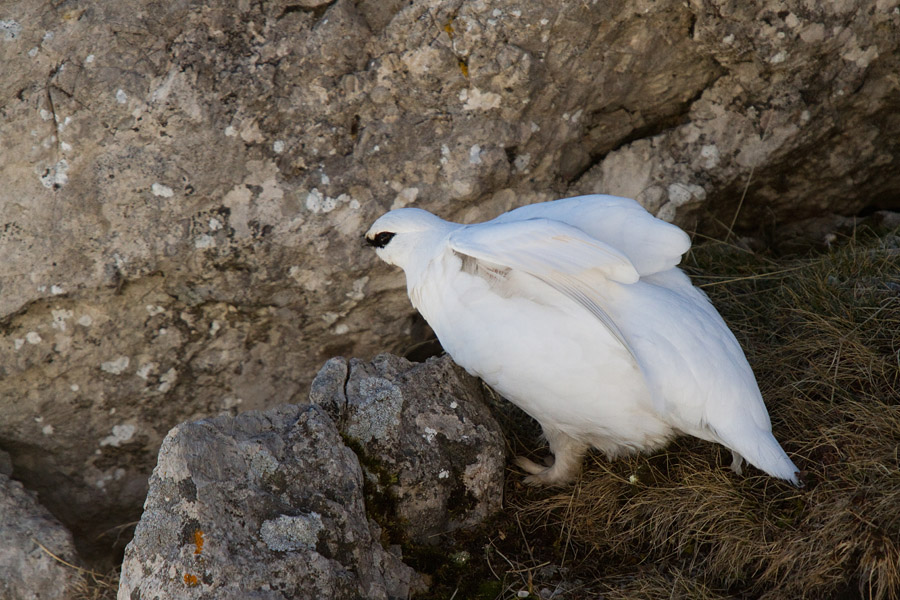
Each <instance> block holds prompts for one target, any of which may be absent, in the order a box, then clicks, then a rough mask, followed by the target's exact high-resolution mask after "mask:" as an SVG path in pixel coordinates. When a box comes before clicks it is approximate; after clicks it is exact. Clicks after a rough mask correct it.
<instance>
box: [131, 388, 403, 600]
mask: <svg viewBox="0 0 900 600" xmlns="http://www.w3.org/2000/svg"><path fill="white" fill-rule="evenodd" d="M362 487H363V475H362V471H361V470H360V467H359V462H358V461H357V459H356V456H355V455H354V454H353V452H352V451H351V450H350V449H349V448H347V447H346V446H344V444H343V443H342V442H341V438H340V435H339V434H338V431H337V429H336V428H335V426H334V424H333V423H332V421H331V419H330V418H329V417H328V415H327V414H325V412H324V411H323V410H322V409H321V408H320V407H318V406H315V405H308V406H296V405H285V406H282V407H279V408H277V409H272V410H269V411H266V412H264V413H263V412H257V411H250V412H246V413H242V414H240V415H238V416H237V417H228V416H222V417H217V418H215V419H211V420H208V421H198V422H193V423H185V424H183V425H179V426H178V427H176V428H175V429H173V430H172V431H171V432H170V433H169V435H168V436H167V437H166V438H165V440H164V441H163V444H162V448H161V449H160V453H159V462H158V464H157V466H156V469H155V470H154V472H153V476H152V477H151V479H150V494H149V495H148V497H147V502H146V505H145V508H144V514H143V516H142V517H141V521H140V523H139V525H138V527H137V529H136V531H135V536H134V539H133V540H132V541H131V543H130V544H129V546H128V548H127V551H126V554H125V562H124V564H123V565H122V575H121V580H120V584H119V592H118V594H119V595H118V597H119V598H122V599H129V598H159V599H161V600H162V599H165V598H196V599H200V598H203V599H206V598H209V599H212V598H216V599H219V598H223V599H224V598H235V599H236V598H251V597H252V598H266V599H271V600H276V599H282V598H283V599H287V598H310V599H313V598H334V599H338V598H346V599H354V598H372V599H384V600H387V599H388V598H406V597H408V595H409V589H410V582H411V581H412V580H413V579H414V576H415V574H414V572H413V570H412V569H410V568H409V567H407V566H406V565H404V564H403V563H402V562H401V560H400V558H398V557H397V556H395V555H393V554H391V553H389V552H387V551H386V550H384V548H383V547H382V546H381V544H380V542H379V535H380V531H379V529H378V526H377V525H375V524H374V523H371V524H370V522H369V521H368V520H367V518H366V512H365V507H364V505H363V494H362Z"/></svg>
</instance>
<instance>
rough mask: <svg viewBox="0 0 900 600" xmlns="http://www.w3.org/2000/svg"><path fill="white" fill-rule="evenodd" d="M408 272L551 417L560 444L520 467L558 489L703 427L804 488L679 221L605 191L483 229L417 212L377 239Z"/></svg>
mask: <svg viewBox="0 0 900 600" xmlns="http://www.w3.org/2000/svg"><path fill="white" fill-rule="evenodd" d="M365 239H366V242H367V243H368V244H369V245H371V246H373V247H374V249H375V253H376V254H377V256H378V257H379V258H380V259H382V260H383V261H385V262H386V263H388V264H390V265H393V266H396V267H399V268H401V269H402V270H403V271H404V273H405V275H406V288H407V293H408V295H409V299H410V302H411V303H412V305H413V307H415V309H416V310H418V311H419V313H420V314H421V315H422V316H423V317H424V319H425V320H426V321H427V322H428V324H429V325H430V326H431V328H432V329H433V331H434V332H435V334H436V336H437V338H438V341H439V342H440V343H441V346H442V347H443V348H444V350H445V351H446V352H447V353H448V354H449V355H450V356H451V358H452V359H453V360H454V362H456V363H457V364H458V365H460V366H461V367H463V368H464V369H465V370H466V371H467V372H469V373H470V374H472V375H475V376H477V377H480V378H481V379H482V380H483V381H484V382H485V383H487V384H488V385H489V386H491V387H492V388H493V389H494V390H495V391H496V392H497V393H498V394H500V395H501V396H502V397H504V398H506V399H507V400H509V401H511V402H512V403H513V404H515V405H517V406H518V407H519V408H521V409H522V410H523V411H525V412H526V413H527V414H529V415H530V416H531V417H532V418H534V419H535V420H536V421H537V422H538V423H539V424H540V426H541V429H542V432H543V437H544V438H545V439H546V441H547V443H548V445H549V449H550V453H551V455H552V456H550V457H548V459H547V461H546V462H547V464H544V465H541V464H538V463H536V462H533V461H531V460H530V459H528V458H526V457H518V458H517V459H516V463H517V464H518V465H519V467H520V468H522V469H523V470H524V471H525V472H526V473H527V474H528V475H527V476H526V477H525V482H526V483H528V484H533V485H549V486H561V485H566V484H568V483H571V482H572V481H573V480H575V479H576V478H577V476H578V475H579V474H580V471H581V465H582V462H583V457H584V455H585V453H586V452H587V451H588V450H589V449H590V448H594V449H596V450H598V451H600V452H601V453H603V454H605V455H606V456H607V457H608V458H609V459H614V458H616V457H620V456H623V455H628V454H634V453H641V452H644V453H646V452H651V451H655V450H658V449H661V448H663V447H664V446H666V445H667V444H668V443H669V442H670V441H671V440H672V439H673V438H675V437H677V436H681V435H690V436H694V437H697V438H700V439H703V440H707V441H710V442H715V443H718V444H721V445H723V446H725V447H726V448H728V449H729V450H731V452H732V463H731V468H732V470H734V471H735V472H736V473H737V474H738V475H740V474H741V473H742V466H743V463H744V461H745V460H746V461H747V462H749V463H750V464H751V465H753V466H755V467H757V468H758V469H760V470H762V471H764V472H766V473H768V474H769V475H771V476H773V477H776V478H780V479H783V480H785V481H788V482H790V483H792V484H794V485H796V486H801V485H802V482H801V480H800V472H799V470H798V469H797V467H796V466H795V465H794V463H793V462H792V461H791V459H790V458H789V457H788V456H787V454H786V453H785V451H784V449H783V448H782V447H781V445H780V444H779V443H778V441H777V440H776V439H775V437H774V436H773V434H772V425H771V421H770V418H769V413H768V411H767V410H766V406H765V403H764V401H763V398H762V394H761V393H760V389H759V386H758V384H757V381H756V378H755V376H754V374H753V371H752V369H751V367H750V365H749V363H748V361H747V359H746V357H745V355H744V352H743V350H742V349H741V346H740V344H739V343H738V341H737V339H736V338H735V336H734V334H733V333H732V331H731V330H730V329H729V327H728V325H726V323H725V321H724V320H723V319H722V317H721V316H720V315H719V313H718V311H717V310H716V309H715V308H714V307H713V305H712V303H711V302H710V301H709V298H708V297H707V296H706V294H705V293H704V292H703V291H702V290H700V289H699V288H697V287H695V286H694V285H693V284H692V283H691V280H690V279H689V277H688V276H687V275H686V274H685V273H684V272H683V271H682V270H681V269H679V268H678V264H679V263H680V262H681V258H682V255H684V254H685V253H686V252H687V251H688V250H689V248H690V246H691V239H690V237H689V236H688V235H687V234H686V233H685V232H684V231H683V230H681V229H680V228H679V227H677V226H675V225H673V224H671V223H668V222H666V221H663V220H661V219H658V218H656V217H655V216H653V215H652V214H650V213H649V212H648V211H647V210H646V209H644V207H643V206H641V205H640V204H639V203H638V202H637V201H635V200H632V199H630V198H622V197H617V196H610V195H603V194H592V195H586V196H576V197H571V198H564V199H560V200H552V201H548V202H540V203H535V204H530V205H526V206H522V207H520V208H516V209H514V210H511V211H509V212H507V213H504V214H502V215H500V216H498V217H497V218H495V219H493V220H490V221H486V222H483V223H477V224H460V223H453V222H450V221H445V220H443V219H441V218H440V217H438V216H436V215H434V214H432V213H430V212H428V211H426V210H423V209H420V208H415V207H404V208H398V209H394V210H391V211H389V212H387V213H385V214H384V215H382V216H381V217H379V218H378V219H377V220H376V221H375V222H374V223H373V224H372V226H371V227H370V228H369V230H368V231H367V232H366V234H365Z"/></svg>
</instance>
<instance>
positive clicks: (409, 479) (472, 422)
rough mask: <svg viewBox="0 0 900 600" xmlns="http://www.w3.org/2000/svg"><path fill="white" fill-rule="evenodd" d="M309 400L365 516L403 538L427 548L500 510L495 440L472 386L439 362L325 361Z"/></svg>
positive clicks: (500, 446) (499, 449)
mask: <svg viewBox="0 0 900 600" xmlns="http://www.w3.org/2000/svg"><path fill="white" fill-rule="evenodd" d="M310 402H314V403H317V404H321V405H322V406H323V407H325V408H326V410H328V411H329V412H330V413H331V414H332V415H334V416H335V421H336V422H337V423H338V427H339V428H340V430H341V434H342V435H343V437H344V439H345V440H346V441H347V442H348V443H349V444H350V445H351V446H352V447H353V448H354V450H355V451H356V452H357V453H358V454H359V455H360V458H361V460H362V464H363V469H364V471H365V473H366V477H367V478H368V480H369V482H370V485H371V492H370V497H374V498H376V499H378V500H379V502H378V504H379V505H380V506H376V507H372V508H373V509H374V510H381V511H383V512H384V513H386V514H384V516H385V517H387V518H388V519H390V520H392V521H393V522H394V523H395V527H396V528H398V529H400V530H402V532H403V534H404V537H405V538H406V539H407V540H410V541H414V542H418V543H437V541H438V540H439V538H438V537H437V536H438V534H440V533H442V532H446V531H452V530H454V529H457V528H459V527H465V526H470V525H476V524H478V523H481V522H482V521H483V520H484V519H485V518H487V517H488V516H490V515H492V514H493V513H495V512H496V511H498V510H500V508H501V506H502V500H503V472H504V468H505V460H504V458H505V442H504V440H503V436H502V434H501V433H500V427H499V426H498V425H497V423H496V422H495V421H494V418H493V417H492V416H491V414H490V412H489V411H488V408H487V405H486V404H485V401H484V397H483V392H482V387H481V384H480V383H479V381H478V380H477V379H475V378H473V377H471V376H469V375H466V374H465V372H464V371H463V370H462V369H460V368H459V367H457V366H456V365H455V364H454V363H453V361H452V360H451V359H450V357H449V356H444V357H441V358H435V359H430V360H429V361H428V362H427V363H424V364H412V363H410V362H408V361H406V360H404V359H402V358H399V357H397V356H393V355H390V354H382V355H380V356H378V357H376V358H375V360H373V361H372V362H365V361H361V360H358V359H351V360H350V361H349V362H348V361H346V360H344V359H342V358H334V359H332V360H330V361H328V362H327V363H325V366H324V367H323V368H322V370H321V371H319V374H318V375H317V376H316V379H315V380H314V381H313V384H312V389H311V391H310Z"/></svg>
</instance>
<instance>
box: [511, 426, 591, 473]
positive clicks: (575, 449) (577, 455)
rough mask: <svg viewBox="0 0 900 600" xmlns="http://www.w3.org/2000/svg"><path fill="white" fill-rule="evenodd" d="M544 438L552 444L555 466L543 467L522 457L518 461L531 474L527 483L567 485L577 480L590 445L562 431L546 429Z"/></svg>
mask: <svg viewBox="0 0 900 600" xmlns="http://www.w3.org/2000/svg"><path fill="white" fill-rule="evenodd" d="M544 437H546V438H547V442H549V444H550V451H551V452H552V453H553V464H552V465H551V466H549V467H542V466H540V465H538V464H537V463H534V462H532V461H530V460H528V459H527V458H525V457H523V456H520V457H518V458H517V459H516V464H518V465H519V466H520V467H521V468H522V469H523V470H525V471H527V472H528V473H530V475H529V476H528V477H526V478H525V483H528V484H530V485H539V484H543V485H565V484H567V483H569V482H570V481H572V480H573V479H575V477H576V476H577V475H578V472H579V471H580V470H581V458H582V457H583V456H584V453H585V452H586V451H587V449H588V445H587V444H584V443H582V442H579V441H578V440H576V439H575V438H573V437H570V436H568V435H566V434H565V433H563V432H561V431H556V430H550V429H546V428H545V429H544Z"/></svg>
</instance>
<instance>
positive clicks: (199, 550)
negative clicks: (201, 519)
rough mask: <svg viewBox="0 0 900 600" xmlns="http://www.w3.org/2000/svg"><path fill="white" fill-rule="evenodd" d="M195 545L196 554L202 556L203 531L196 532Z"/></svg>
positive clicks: (197, 530)
mask: <svg viewBox="0 0 900 600" xmlns="http://www.w3.org/2000/svg"><path fill="white" fill-rule="evenodd" d="M194 545H195V546H196V548H195V549H194V554H202V553H203V531H202V530H200V529H196V530H194Z"/></svg>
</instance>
